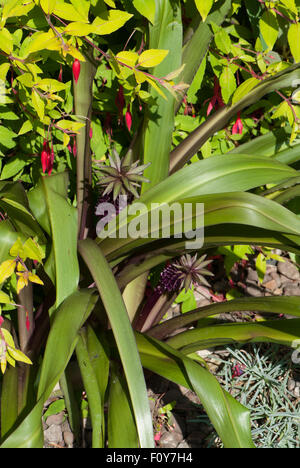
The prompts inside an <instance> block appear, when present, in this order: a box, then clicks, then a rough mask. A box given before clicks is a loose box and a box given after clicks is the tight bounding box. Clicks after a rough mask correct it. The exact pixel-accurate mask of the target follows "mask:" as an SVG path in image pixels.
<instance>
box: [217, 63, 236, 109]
mask: <svg viewBox="0 0 300 468" xmlns="http://www.w3.org/2000/svg"><path fill="white" fill-rule="evenodd" d="M220 86H221V92H222V97H223V100H224V102H225V103H226V104H227V103H228V101H229V99H230V98H231V96H232V94H233V93H234V91H235V90H236V79H235V76H234V73H233V72H232V70H231V68H230V67H226V68H224V70H223V72H222V73H221V76H220Z"/></svg>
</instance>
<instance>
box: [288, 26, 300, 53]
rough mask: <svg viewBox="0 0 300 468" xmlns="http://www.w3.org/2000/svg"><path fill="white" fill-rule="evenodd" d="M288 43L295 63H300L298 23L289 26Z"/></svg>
mask: <svg viewBox="0 0 300 468" xmlns="http://www.w3.org/2000/svg"><path fill="white" fill-rule="evenodd" d="M288 41H289V46H290V49H291V52H292V55H293V57H294V59H295V62H300V23H297V24H296V23H293V24H291V25H290V27H289V31H288Z"/></svg>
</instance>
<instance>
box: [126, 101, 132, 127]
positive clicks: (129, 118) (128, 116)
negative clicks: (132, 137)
mask: <svg viewBox="0 0 300 468" xmlns="http://www.w3.org/2000/svg"><path fill="white" fill-rule="evenodd" d="M125 121H126V125H127V128H128V131H129V132H130V130H131V126H132V115H131V112H130V107H129V106H128V107H127V112H126V115H125Z"/></svg>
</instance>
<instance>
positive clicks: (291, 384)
mask: <svg viewBox="0 0 300 468" xmlns="http://www.w3.org/2000/svg"><path fill="white" fill-rule="evenodd" d="M295 387H296V382H295V380H294V379H291V378H289V380H288V384H287V388H288V391H289V392H292V391H293V390H294V388H295Z"/></svg>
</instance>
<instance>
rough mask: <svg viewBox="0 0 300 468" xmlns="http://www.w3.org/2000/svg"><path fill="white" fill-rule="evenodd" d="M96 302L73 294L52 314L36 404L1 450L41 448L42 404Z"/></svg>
mask: <svg viewBox="0 0 300 468" xmlns="http://www.w3.org/2000/svg"><path fill="white" fill-rule="evenodd" d="M97 299H98V296H97V295H96V294H95V290H94V289H87V290H80V291H76V292H75V293H74V294H72V295H71V296H69V297H68V298H67V299H66V300H65V301H64V303H63V304H61V306H60V307H59V308H58V309H57V310H56V311H55V312H54V314H53V316H52V322H51V329H50V333H49V336H48V340H47V343H46V349H45V354H44V358H43V362H42V366H41V374H40V379H39V387H38V395H37V402H36V404H35V406H34V407H33V408H32V410H31V411H30V412H29V414H27V415H26V416H25V418H24V419H23V420H22V421H21V422H20V424H19V426H18V427H17V428H16V429H15V431H13V432H12V433H11V434H9V436H8V437H7V438H6V439H5V440H4V442H3V443H2V445H1V448H42V447H43V427H42V412H43V409H44V403H45V401H46V400H47V399H48V398H49V396H50V394H51V392H52V391H53V389H54V387H55V385H56V384H57V382H58V381H59V379H60V377H61V375H62V373H63V371H64V370H65V368H66V366H67V364H68V362H69V360H70V358H71V356H72V354H73V352H74V350H75V346H76V344H77V340H78V332H79V330H80V328H81V327H82V325H83V324H84V323H85V321H86V320H87V318H88V317H89V315H90V313H91V312H92V310H93V308H94V307H95V304H96V302H97ZM62 336H63V337H64V339H62Z"/></svg>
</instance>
